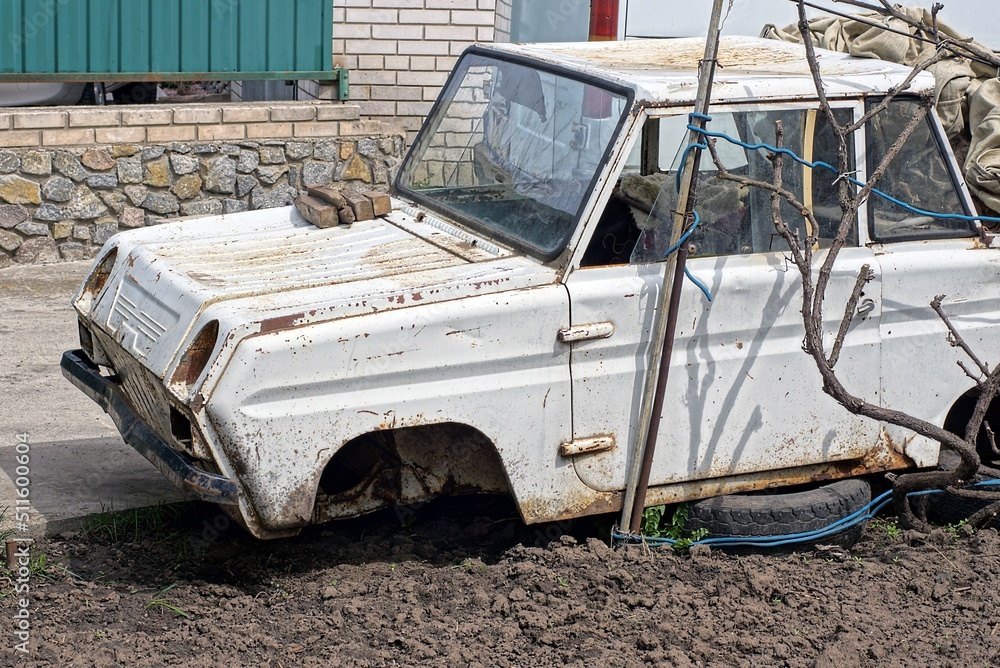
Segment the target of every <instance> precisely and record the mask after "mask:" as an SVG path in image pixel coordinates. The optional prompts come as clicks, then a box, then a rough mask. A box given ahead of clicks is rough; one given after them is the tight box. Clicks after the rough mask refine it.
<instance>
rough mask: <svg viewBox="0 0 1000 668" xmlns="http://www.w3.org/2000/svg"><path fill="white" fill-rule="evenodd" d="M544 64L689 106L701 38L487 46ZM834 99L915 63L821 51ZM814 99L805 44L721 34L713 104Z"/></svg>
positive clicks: (918, 83)
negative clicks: (803, 45)
mask: <svg viewBox="0 0 1000 668" xmlns="http://www.w3.org/2000/svg"><path fill="white" fill-rule="evenodd" d="M482 48H486V49H488V50H496V51H501V52H504V53H508V54H511V55H516V56H521V57H526V58H530V59H533V60H539V61H544V62H547V63H551V64H555V65H559V66H562V67H564V68H568V69H570V70H573V71H575V72H578V73H580V74H584V75H587V76H591V77H594V78H598V79H604V80H607V81H611V82H614V83H617V84H619V85H623V86H626V87H628V88H631V89H633V90H634V91H635V99H636V101H637V102H639V103H640V104H645V105H651V106H655V105H673V104H690V103H692V102H694V99H695V94H696V92H697V82H698V72H697V68H698V61H699V60H701V58H702V57H703V56H704V52H705V40H704V38H684V39H642V40H627V41H621V42H606V41H605V42H576V43H570V42H567V43H551V44H493V45H489V46H488V47H482ZM816 55H817V61H818V62H819V65H820V72H821V73H822V76H823V82H824V85H825V87H826V90H827V94H828V95H829V96H831V97H841V96H854V97H856V96H858V95H863V94H866V93H884V92H886V91H888V89H890V88H892V87H894V86H898V85H900V84H901V83H902V82H903V80H904V79H905V78H906V76H907V75H908V74H909V73H910V68H909V67H905V66H903V65H897V64H895V63H890V62H886V61H882V60H872V59H866V58H855V57H853V56H849V55H847V54H844V53H837V52H834V51H826V50H822V49H817V50H816ZM933 89H934V78H933V77H932V76H931V75H930V74H928V73H926V72H922V73H920V74H919V75H918V76H917V77H916V78H915V79H914V81H913V83H912V85H911V87H910V90H911V91H912V92H917V93H926V92H928V91H933ZM797 97H808V98H815V97H816V88H815V86H814V84H813V80H812V76H811V74H810V72H809V64H808V62H807V61H806V57H805V48H804V47H802V46H801V45H798V44H789V43H787V42H780V41H777V40H770V39H761V38H757V37H723V38H722V39H721V41H720V44H719V67H718V68H717V69H716V75H715V82H714V85H713V89H712V101H713V102H714V103H719V102H732V101H747V100H762V99H764V100H766V99H772V100H774V99H789V98H797Z"/></svg>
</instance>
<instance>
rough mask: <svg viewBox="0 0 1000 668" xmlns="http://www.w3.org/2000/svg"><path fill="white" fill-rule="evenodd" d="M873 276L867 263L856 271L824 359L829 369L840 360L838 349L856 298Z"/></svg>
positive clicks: (852, 312) (850, 321)
mask: <svg viewBox="0 0 1000 668" xmlns="http://www.w3.org/2000/svg"><path fill="white" fill-rule="evenodd" d="M873 278H875V272H873V271H872V268H871V267H870V266H868V265H867V264H866V265H864V266H862V267H861V271H860V272H858V279H857V280H856V281H855V282H854V290H852V291H851V297H850V298H849V299H848V300H847V305H846V306H845V307H844V319H843V320H841V321H840V331H838V332H837V338H836V339H834V341H833V351H832V352H831V353H830V357H829V358H828V359H827V360H826V363H827V364H829V365H830V368H831V369H832V368H833V367H835V366H837V362H838V361H839V360H840V350H841V348H843V346H844V339H845V338H846V337H847V330H848V329H849V328H850V326H851V323H852V322H854V309H856V308H857V307H858V300H859V299H861V293H862V292H863V291H864V289H865V286H866V285H868V283H869V281H871V280H872V279H873Z"/></svg>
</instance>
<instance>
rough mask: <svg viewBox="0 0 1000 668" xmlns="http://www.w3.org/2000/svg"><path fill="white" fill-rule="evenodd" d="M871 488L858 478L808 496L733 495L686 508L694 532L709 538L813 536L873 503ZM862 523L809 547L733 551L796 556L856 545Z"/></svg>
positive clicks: (826, 486) (801, 493)
mask: <svg viewBox="0 0 1000 668" xmlns="http://www.w3.org/2000/svg"><path fill="white" fill-rule="evenodd" d="M871 499H872V491H871V487H870V486H869V485H868V482H867V481H865V480H861V479H858V478H849V479H847V480H838V481H836V482H832V483H827V484H823V485H820V486H818V487H814V488H812V489H808V490H805V491H794V492H792V491H789V492H781V491H775V492H768V493H763V494H761V493H754V494H730V495H727V496H717V497H715V498H711V499H705V500H703V501H696V502H693V503H690V504H688V523H687V528H688V530H690V531H696V530H698V529H706V530H707V531H708V535H709V536H713V537H716V536H781V535H786V534H794V533H802V532H805V531H815V530H817V529H822V528H824V527H827V526H829V525H830V524H832V523H833V522H836V521H837V520H839V519H841V518H844V517H847V516H848V515H850V514H851V513H854V512H856V511H858V510H860V509H861V508H863V507H864V506H866V505H867V504H868V503H870V502H871ZM867 523H868V522H867V521H865V522H862V523H860V524H857V525H855V526H852V527H848V528H846V529H843V530H841V531H838V532H837V533H835V534H833V535H831V536H828V537H825V538H821V539H819V540H814V541H810V542H806V543H797V544H794V545H787V546H781V547H779V548H765V549H763V550H760V549H757V548H749V547H747V546H742V547H740V548H738V549H734V550H732V551H792V550H796V549H809V548H811V547H813V546H815V545H817V544H820V545H839V546H841V547H850V546H852V545H854V544H855V543H856V542H857V541H858V539H860V538H861V534H863V533H864V530H865V525H866V524H867Z"/></svg>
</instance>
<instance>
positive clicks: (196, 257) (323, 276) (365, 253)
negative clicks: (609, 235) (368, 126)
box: [77, 201, 557, 378]
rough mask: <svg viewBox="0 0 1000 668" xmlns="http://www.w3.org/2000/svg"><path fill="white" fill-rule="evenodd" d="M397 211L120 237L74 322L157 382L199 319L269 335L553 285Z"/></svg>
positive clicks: (274, 215) (211, 222) (490, 249)
mask: <svg viewBox="0 0 1000 668" xmlns="http://www.w3.org/2000/svg"><path fill="white" fill-rule="evenodd" d="M395 204H396V205H397V207H396V210H394V211H393V212H392V213H391V214H389V215H387V216H385V217H383V218H380V219H376V220H371V221H364V222H358V223H355V224H354V225H351V226H337V227H333V228H329V229H319V228H317V227H315V226H313V225H312V224H310V223H308V222H306V221H305V220H303V219H302V218H301V217H300V216H299V214H298V213H297V212H296V211H295V209H294V207H288V208H285V209H270V210H266V211H256V212H251V213H243V214H236V215H229V216H217V217H212V218H202V219H199V220H190V221H184V222H180V223H176V224H171V225H163V226H158V227H150V228H145V229H143V230H137V231H135V232H129V233H126V234H122V235H119V236H118V237H116V238H115V239H113V240H112V242H109V245H110V244H115V243H117V248H118V261H117V264H116V266H115V268H114V270H113V271H112V273H111V277H110V279H109V281H108V284H107V287H106V288H105V289H104V291H103V293H102V294H101V295H99V297H98V299H96V300H94V304H93V307H92V308H91V309H90V310H89V312H87V313H81V315H82V316H83V317H85V318H87V319H89V320H90V321H91V322H92V323H93V324H94V325H96V326H98V327H100V328H101V329H103V330H104V331H105V332H107V333H108V334H110V335H112V336H113V337H114V339H115V341H116V342H117V343H119V344H120V345H121V346H122V347H124V348H125V349H126V350H127V351H128V352H129V353H131V354H132V355H134V356H135V357H136V358H137V359H138V360H140V361H141V362H142V363H143V364H144V365H145V366H146V367H147V368H149V369H150V370H151V371H152V372H153V373H155V374H156V375H157V376H159V377H160V378H164V377H165V374H166V373H167V371H168V370H169V369H170V368H171V366H172V362H173V361H174V360H176V359H177V357H178V356H179V355H180V353H181V351H182V344H184V342H185V341H187V340H188V339H189V338H190V337H191V336H192V332H193V330H194V328H195V327H196V326H200V325H199V321H207V320H209V319H212V318H214V319H218V320H219V321H220V328H221V330H222V331H227V330H228V331H233V330H235V329H237V328H238V329H240V330H243V331H244V332H246V331H248V330H256V331H275V330H280V329H287V328H289V327H294V326H298V325H301V324H307V323H308V322H315V321H318V320H323V319H333V318H342V317H349V316H355V315H362V314H366V313H374V312H378V311H380V310H387V309H395V308H405V307H410V306H417V305H420V304H423V303H431V302H439V301H445V300H448V299H458V298H461V297H464V296H469V295H471V294H477V293H483V292H498V291H502V290H507V289H515V288H521V287H531V286H534V285H540V284H548V283H552V282H554V281H555V280H557V276H556V272H555V271H554V270H552V269H549V268H546V267H544V266H542V265H540V264H539V263H538V262H536V261H534V260H531V259H529V258H526V257H523V256H521V255H518V254H515V253H513V252H511V251H509V250H507V249H503V248H500V247H498V246H496V245H494V244H492V243H491V242H489V240H486V239H477V238H475V237H474V236H472V235H471V234H469V233H467V232H464V231H463V230H460V229H457V228H454V227H452V226H450V225H448V224H447V223H445V222H444V221H440V220H436V219H434V218H432V217H430V216H426V217H425V216H424V214H422V213H421V212H419V211H417V210H415V209H410V208H409V207H407V206H405V205H404V204H403V203H401V202H399V201H396V202H395ZM106 250H107V249H106ZM81 303H82V302H79V301H78V303H77V306H78V309H81V306H80V305H81ZM202 324H203V323H202Z"/></svg>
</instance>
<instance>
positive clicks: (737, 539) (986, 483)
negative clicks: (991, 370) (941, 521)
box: [612, 479, 1000, 547]
mask: <svg viewBox="0 0 1000 668" xmlns="http://www.w3.org/2000/svg"><path fill="white" fill-rule="evenodd" d="M995 486H1000V479H997V480H983V481H982V482H977V483H976V484H974V485H972V487H973V488H976V487H978V488H982V487H995ZM932 494H943V492H942V491H941V490H939V489H928V490H921V491H919V492H910V493H909V494H907V496H908V497H917V496H928V495H932ZM891 502H892V491H891V490H890V491H888V492H883V493H882V494H880V495H879V496H877V497H876V498H874V499H872V500H871V502H870V503H868V504H867V505H865V506H863V507H862V508H859V509H858V510H856V511H854V512H853V513H851V514H850V515H847V516H846V517H842V518H840V519H839V520H837V521H836V522H833V523H832V524H830V525H829V526H826V527H824V528H822V529H815V530H813V531H802V532H799V533H791V534H783V535H778V536H717V537H715V538H703V539H701V540H696V541H692V542H691V543H690V545H712V546H721V547H734V546H752V547H780V546H782V545H795V544H799V543H808V542H811V541H814V540H819V539H822V538H827V537H829V536H832V535H833V534H835V533H838V532H839V531H842V530H843V529H847V528H849V527H853V526H857V525H858V524H861V523H862V522H866V521H868V520H870V519H872V518H873V517H875V515H877V514H878V513H879V512H880V511H881V510H882V509H883V508H885V507H886V506H887V505H889V504H890V503H891ZM612 538H613V539H614V540H617V541H620V542H623V543H645V544H647V545H652V546H662V545H671V546H672V545H674V544H676V543H677V541H676V540H674V539H672V538H662V537H652V536H643V535H633V534H627V533H622V532H621V531H619V530H618V529H615V530H613V531H612Z"/></svg>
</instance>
